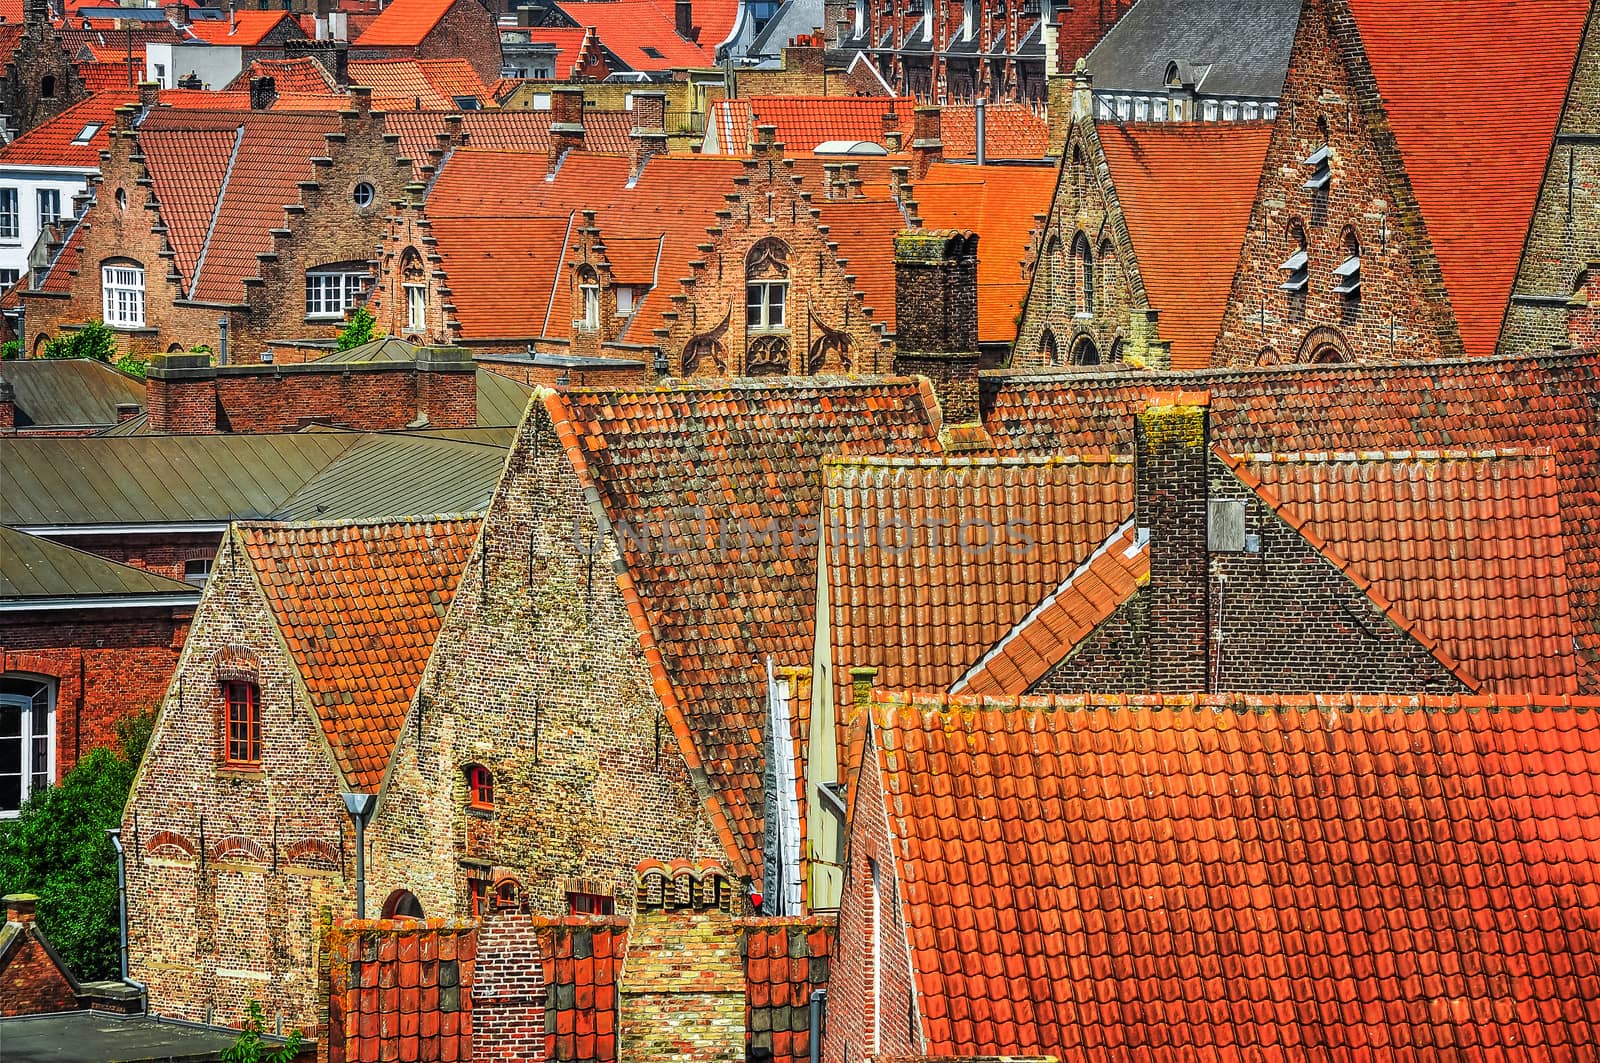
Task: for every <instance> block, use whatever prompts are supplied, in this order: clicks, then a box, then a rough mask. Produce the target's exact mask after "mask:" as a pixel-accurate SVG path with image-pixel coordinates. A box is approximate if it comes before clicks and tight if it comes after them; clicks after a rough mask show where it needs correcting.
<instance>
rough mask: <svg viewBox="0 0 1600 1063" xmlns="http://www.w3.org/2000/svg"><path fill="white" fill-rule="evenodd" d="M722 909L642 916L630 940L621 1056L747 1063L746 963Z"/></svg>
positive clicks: (685, 1062) (623, 990)
mask: <svg viewBox="0 0 1600 1063" xmlns="http://www.w3.org/2000/svg"><path fill="white" fill-rule="evenodd" d="M737 929H738V928H737V926H736V925H735V923H734V921H733V920H732V919H731V918H730V917H729V916H727V915H726V914H724V913H721V912H715V911H713V912H662V911H649V912H646V911H641V912H639V913H638V915H637V916H636V917H635V918H634V923H633V929H632V932H631V933H630V934H629V937H628V958H627V963H626V965H625V966H624V968H623V970H624V973H625V978H624V980H623V983H622V985H621V987H620V990H621V998H622V1014H621V1025H620V1030H619V1036H618V1040H619V1050H618V1058H619V1059H624V1060H640V1061H643V1060H668V1059H672V1060H682V1061H683V1063H739V1061H742V1060H744V1059H745V1031H744V1015H745V992H744V990H745V986H744V962H743V960H742V959H741V957H740V945H741V941H740V936H739V934H738V932H737Z"/></svg>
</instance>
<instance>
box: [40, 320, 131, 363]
mask: <svg viewBox="0 0 1600 1063" xmlns="http://www.w3.org/2000/svg"><path fill="white" fill-rule="evenodd" d="M44 356H45V357H46V358H92V359H94V360H95V361H97V362H111V361H115V360H116V358H117V335H116V333H114V332H112V331H111V330H110V329H109V328H107V327H106V325H105V322H103V321H91V322H89V323H88V324H87V325H85V326H83V327H82V328H81V329H79V330H78V331H76V332H67V333H63V334H62V335H60V336H57V337H55V338H54V339H52V340H51V341H50V342H48V343H46V344H45V345H44Z"/></svg>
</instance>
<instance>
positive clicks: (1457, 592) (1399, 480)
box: [1218, 452, 1577, 694]
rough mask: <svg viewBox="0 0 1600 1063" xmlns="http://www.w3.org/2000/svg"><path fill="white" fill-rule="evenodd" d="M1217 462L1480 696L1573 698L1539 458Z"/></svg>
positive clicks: (1563, 583)
mask: <svg viewBox="0 0 1600 1063" xmlns="http://www.w3.org/2000/svg"><path fill="white" fill-rule="evenodd" d="M1218 456H1219V457H1221V458H1222V460H1223V461H1224V462H1226V463H1227V464H1228V466H1229V467H1230V468H1232V469H1233V471H1234V473H1235V474H1236V475H1237V476H1238V477H1239V478H1240V479H1241V480H1243V481H1244V482H1245V484H1246V485H1248V486H1249V487H1250V488H1251V489H1252V490H1254V491H1255V492H1256V493H1257V494H1259V495H1260V496H1261V497H1262V499H1263V500H1265V501H1266V502H1267V503H1268V504H1269V505H1271V506H1272V508H1273V509H1274V510H1276V511H1277V513H1278V515H1279V516H1280V517H1282V518H1283V519H1284V520H1285V521H1286V522H1287V523H1289V524H1290V525H1291V526H1292V527H1294V528H1295V530H1297V531H1298V532H1299V533H1300V534H1301V535H1303V536H1305V537H1306V539H1307V540H1308V541H1310V543H1311V544H1312V545H1313V546H1314V547H1316V548H1317V550H1318V551H1319V552H1321V553H1322V554H1323V555H1324V556H1325V557H1327V558H1328V559H1329V560H1330V561H1332V562H1333V563H1334V565H1335V566H1336V567H1337V568H1339V569H1340V570H1342V571H1343V572H1344V573H1345V575H1346V576H1348V577H1349V578H1350V579H1351V580H1352V581H1353V582H1355V583H1356V585H1357V586H1359V587H1361V589H1362V590H1363V591H1364V592H1365V593H1366V594H1367V595H1368V596H1369V597H1370V598H1372V600H1373V601H1374V603H1375V604H1377V605H1378V607H1379V608H1381V609H1383V610H1384V611H1385V612H1386V613H1387V614H1388V615H1389V618H1390V619H1391V620H1393V621H1394V622H1395V623H1396V624H1397V625H1399V626H1400V627H1401V628H1402V629H1404V630H1406V631H1408V632H1410V633H1411V635H1412V636H1413V637H1415V638H1416V639H1417V640H1418V641H1419V642H1421V643H1422V644H1423V646H1425V647H1426V648H1427V649H1428V650H1429V651H1430V652H1432V653H1434V654H1435V655H1436V656H1438V657H1440V658H1441V660H1442V662H1443V663H1444V664H1446V665H1447V666H1448V667H1450V668H1451V669H1452V671H1454V672H1455V673H1456V675H1457V676H1459V677H1460V678H1461V679H1462V680H1463V681H1464V682H1466V683H1467V685H1468V686H1470V687H1471V688H1472V689H1473V690H1475V691H1477V692H1479V693H1489V692H1499V693H1524V692H1528V691H1534V692H1537V693H1542V694H1562V693H1566V694H1575V693H1577V679H1576V671H1577V669H1576V664H1577V662H1576V658H1575V657H1574V654H1573V639H1572V614H1571V612H1570V610H1569V607H1568V603H1569V601H1570V596H1569V593H1568V587H1567V578H1566V562H1565V558H1564V556H1563V553H1564V552H1563V548H1562V534H1561V513H1560V499H1559V494H1560V490H1559V486H1558V484H1557V482H1556V477H1555V460H1554V459H1553V458H1552V457H1550V456H1549V455H1548V454H1532V455H1517V454H1504V455H1497V454H1495V453H1494V452H1489V453H1487V454H1477V455H1467V454H1448V453H1447V454H1438V453H1427V454H1411V453H1402V454H1397V455H1387V456H1385V455H1360V456H1357V455H1341V456H1338V457H1329V456H1326V455H1311V456H1305V457H1296V458H1286V457H1283V456H1273V455H1255V456H1248V457H1244V458H1233V457H1230V456H1228V455H1225V454H1221V453H1220V452H1219V455H1218Z"/></svg>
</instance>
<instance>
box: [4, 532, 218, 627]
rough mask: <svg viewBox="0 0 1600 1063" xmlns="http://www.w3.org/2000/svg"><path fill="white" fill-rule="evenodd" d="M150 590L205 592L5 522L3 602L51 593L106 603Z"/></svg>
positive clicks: (194, 595) (192, 595) (193, 595)
mask: <svg viewBox="0 0 1600 1063" xmlns="http://www.w3.org/2000/svg"><path fill="white" fill-rule="evenodd" d="M151 594H159V595H165V596H169V597H170V596H172V595H181V596H182V597H183V598H184V599H186V600H187V601H188V602H189V603H190V604H192V603H194V602H196V601H198V600H199V597H200V594H199V592H198V591H197V590H196V589H195V588H194V587H193V586H191V585H190V584H187V583H179V582H178V581H177V580H171V579H167V578H165V577H164V576H157V575H155V574H154V573H152V572H146V571H144V570H143V569H138V568H134V567H133V566H131V565H120V564H118V563H116V562H115V561H107V560H106V559H105V558H103V557H97V556H95V555H94V554H87V553H84V552H83V551H82V550H75V549H73V548H72V547H70V546H62V545H61V544H60V543H55V542H51V541H50V540H49V539H41V538H39V537H38V536H36V535H28V534H27V533H25V532H20V531H17V530H16V529H15V528H7V527H5V526H4V525H0V606H11V607H13V608H14V607H16V606H19V605H25V604H27V602H28V601H29V600H39V599H50V598H77V599H83V600H87V601H95V600H99V601H103V602H104V601H115V600H117V599H125V598H128V597H131V596H138V595H151ZM173 604H179V603H173Z"/></svg>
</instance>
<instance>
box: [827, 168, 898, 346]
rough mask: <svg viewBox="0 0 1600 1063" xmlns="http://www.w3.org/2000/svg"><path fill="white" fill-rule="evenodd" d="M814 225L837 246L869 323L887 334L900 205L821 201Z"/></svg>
mask: <svg viewBox="0 0 1600 1063" xmlns="http://www.w3.org/2000/svg"><path fill="white" fill-rule="evenodd" d="M811 191H812V192H813V194H814V195H815V196H816V198H813V199H812V201H811V205H812V206H813V207H815V208H816V209H817V223H818V224H819V225H826V226H827V227H828V239H829V240H832V241H834V242H835V243H837V244H838V245H839V257H840V258H842V259H845V260H846V261H845V267H844V268H845V272H846V273H848V274H850V275H852V276H854V277H855V279H856V290H857V291H859V292H861V293H862V294H863V295H865V296H866V300H867V306H868V308H869V309H871V310H872V320H873V321H881V322H882V323H883V327H884V328H885V329H887V330H888V331H889V332H890V333H891V334H892V333H893V332H894V325H895V310H896V307H895V287H894V286H895V280H894V234H895V233H897V232H900V231H901V230H902V229H904V228H905V227H906V216H905V214H904V213H903V212H902V211H901V210H900V204H898V203H896V202H895V201H894V200H892V199H833V200H828V199H822V198H821V197H820V195H819V194H817V189H816V188H815V187H814V186H813V187H812V188H811Z"/></svg>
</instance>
